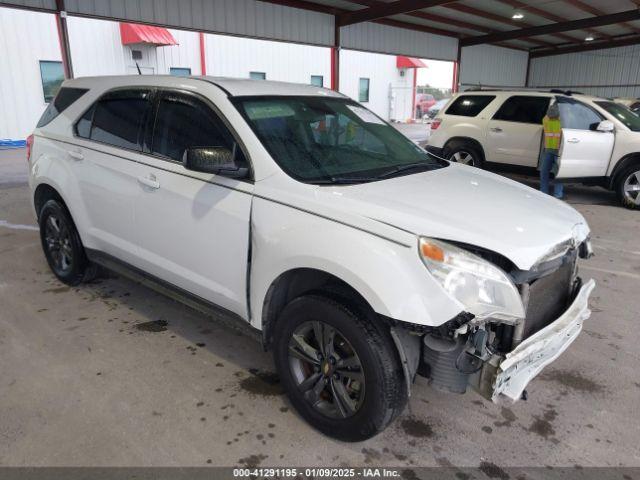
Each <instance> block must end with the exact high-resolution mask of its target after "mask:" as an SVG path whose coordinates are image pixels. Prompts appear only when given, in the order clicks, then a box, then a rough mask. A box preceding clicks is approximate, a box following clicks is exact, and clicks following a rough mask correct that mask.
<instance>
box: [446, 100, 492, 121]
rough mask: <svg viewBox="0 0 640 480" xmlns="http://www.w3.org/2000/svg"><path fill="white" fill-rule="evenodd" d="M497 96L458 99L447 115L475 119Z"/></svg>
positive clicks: (448, 109)
mask: <svg viewBox="0 0 640 480" xmlns="http://www.w3.org/2000/svg"><path fill="white" fill-rule="evenodd" d="M494 98H496V97H495V95H462V96H460V97H458V98H456V99H455V100H454V101H453V103H452V104H451V106H450V107H449V108H447V111H446V112H445V113H446V114H447V115H461V116H463V117H475V116H476V115H478V114H479V113H480V112H481V111H482V110H484V109H485V107H486V106H487V105H489V104H490V103H491V102H492V101H493V99H494Z"/></svg>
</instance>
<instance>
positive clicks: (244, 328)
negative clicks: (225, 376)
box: [85, 248, 262, 342]
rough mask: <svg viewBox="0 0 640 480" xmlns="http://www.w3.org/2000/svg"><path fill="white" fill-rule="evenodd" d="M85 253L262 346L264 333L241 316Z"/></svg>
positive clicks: (108, 259) (114, 261) (88, 251)
mask: <svg viewBox="0 0 640 480" xmlns="http://www.w3.org/2000/svg"><path fill="white" fill-rule="evenodd" d="M85 252H86V254H87V258H88V259H89V260H90V261H91V262H93V263H96V264H98V265H100V266H101V267H103V268H105V269H107V270H111V271H113V272H115V273H117V274H119V275H122V276H123V277H126V278H128V279H130V280H132V281H134V282H136V283H139V284H141V285H144V286H146V287H149V288H151V289H152V290H155V291H156V292H158V293H161V294H162V295H164V296H166V297H169V298H171V299H172V300H175V301H177V302H180V303H182V304H183V305H186V306H188V307H190V308H192V309H194V310H197V311H198V312H200V313H203V314H205V315H206V316H207V317H209V318H211V319H213V320H214V321H216V322H218V323H220V324H222V325H225V326H226V327H229V328H231V329H233V330H236V331H238V332H240V333H242V334H244V335H247V336H249V337H251V338H253V339H255V340H256V341H258V342H261V341H262V333H261V332H260V330H258V329H256V328H253V327H252V326H251V324H249V322H247V321H246V320H245V319H244V318H242V317H241V316H239V315H238V314H236V313H233V312H230V311H229V310H227V309H225V308H223V307H220V306H219V305H216V304H215V303H211V302H209V301H208V300H205V299H204V298H202V297H199V296H197V295H194V294H192V293H190V292H188V291H186V290H184V289H182V288H180V287H177V286H175V285H173V284H171V283H169V282H166V281H164V280H162V279H160V278H158V277H156V276H154V275H151V274H149V273H147V272H145V271H143V270H140V269H139V268H137V267H134V266H133V265H130V264H128V263H126V262H123V261H122V260H119V259H117V258H115V257H113V256H112V255H109V254H107V253H104V252H101V251H99V250H93V249H89V248H87V249H85Z"/></svg>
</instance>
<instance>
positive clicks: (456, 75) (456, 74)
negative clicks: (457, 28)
mask: <svg viewBox="0 0 640 480" xmlns="http://www.w3.org/2000/svg"><path fill="white" fill-rule="evenodd" d="M461 60H462V47H461V46H460V41H458V56H457V59H456V61H455V63H454V64H453V86H452V88H451V93H458V90H459V85H460V70H462V68H461V67H462V65H461Z"/></svg>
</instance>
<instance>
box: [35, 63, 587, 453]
mask: <svg viewBox="0 0 640 480" xmlns="http://www.w3.org/2000/svg"><path fill="white" fill-rule="evenodd" d="M28 157H29V185H30V187H31V200H32V202H33V205H34V210H35V214H36V216H37V219H38V223H39V225H40V236H41V241H42V248H43V250H44V253H45V256H46V259H47V261H48V263H49V266H50V267H51V269H52V270H53V272H54V274H55V275H56V276H57V277H58V278H59V279H60V280H61V281H63V282H66V283H68V284H74V285H75V284H78V283H79V282H81V281H82V280H83V279H86V278H87V277H88V276H89V275H90V274H91V273H92V270H95V268H91V267H92V265H93V264H99V265H103V266H106V267H107V268H110V269H114V270H116V271H118V272H120V273H122V274H124V275H129V276H132V277H133V278H135V279H138V280H144V283H145V284H147V285H149V286H152V287H156V288H158V289H159V290H160V291H162V292H164V293H170V294H171V296H172V297H174V298H179V299H182V300H184V301H185V302H187V303H188V304H189V305H191V306H195V307H197V308H200V309H202V310H204V311H206V312H211V311H213V312H216V311H218V312H219V311H224V312H226V313H227V314H228V315H229V316H231V317H233V318H235V319H236V320H237V321H239V322H242V323H243V324H245V325H250V326H251V327H253V328H254V329H255V332H256V333H259V335H260V336H261V338H262V340H263V344H264V347H265V348H267V349H272V350H273V352H274V358H275V364H276V367H277V369H278V372H279V375H280V378H281V381H282V384H283V385H284V387H285V389H286V391H287V392H288V394H289V398H290V400H291V403H292V404H293V405H294V407H295V408H296V409H297V410H298V411H299V412H300V414H301V415H302V416H303V417H304V418H305V419H306V420H307V421H309V422H310V423H311V424H312V425H314V426H315V427H316V428H318V429H319V430H321V431H322V432H324V433H326V434H327V435H331V436H333V437H336V438H340V439H343V440H352V441H353V440H362V439H365V438H368V437H371V436H373V435H375V434H376V433H378V432H380V431H381V430H383V429H384V428H385V427H386V426H387V425H388V424H389V423H390V422H391V421H392V420H393V419H394V418H395V417H396V416H397V415H398V414H399V413H400V412H401V411H402V409H403V408H404V406H405V404H406V402H407V399H408V397H409V394H410V391H411V385H412V383H413V380H414V378H415V376H416V374H420V375H423V376H426V377H428V378H429V379H430V382H431V384H432V385H433V386H435V387H437V388H441V389H446V390H449V391H455V392H459V393H462V392H464V391H465V390H466V389H467V386H468V385H470V386H472V387H474V388H475V389H477V390H478V391H479V392H480V393H481V394H482V395H484V396H485V397H487V398H489V399H493V400H495V399H497V398H498V397H499V396H506V397H508V398H510V399H512V400H517V399H518V398H519V397H520V396H521V394H522V392H523V390H524V389H525V387H526V386H527V383H528V382H529V381H530V380H531V379H532V378H533V377H534V376H535V375H536V374H537V373H538V372H540V370H541V369H542V368H543V367H544V366H545V365H547V364H549V363H550V362H552V361H553V360H554V359H555V358H557V356H558V355H560V353H562V352H563V351H564V350H565V349H566V348H567V347H568V346H569V345H570V344H571V343H572V342H573V341H574V340H575V338H576V337H577V336H578V334H579V333H580V331H581V328H582V323H583V321H584V320H585V319H586V318H587V317H588V316H589V314H590V311H589V308H588V299H589V295H590V293H591V291H592V290H593V288H594V282H593V280H591V281H587V282H585V283H582V281H581V280H580V278H579V277H578V271H577V262H578V257H582V258H585V257H588V256H589V253H590V243H589V227H588V226H587V224H586V222H585V220H584V218H583V217H582V216H581V215H580V214H579V213H578V212H576V211H575V210H574V209H573V208H572V207H570V206H569V205H567V204H565V203H563V202H559V201H558V200H556V199H554V198H552V197H550V196H548V195H543V194H542V193H540V192H537V191H535V190H533V189H531V188H529V187H526V186H524V185H521V184H519V183H517V182H514V181H512V180H509V179H505V178H502V177H499V176H497V175H494V174H492V173H488V172H483V171H481V170H478V169H476V168H471V167H468V166H465V165H458V164H455V163H450V162H447V161H444V160H441V159H438V158H436V157H434V156H432V155H430V154H428V153H427V152H425V151H424V150H423V149H421V148H419V147H418V146H416V145H415V144H414V143H413V142H411V141H410V140H409V139H407V138H406V137H404V136H403V135H401V134H400V133H399V132H398V131H397V130H396V129H395V128H393V127H392V126H390V125H389V124H388V123H386V122H384V121H383V120H381V119H380V118H379V117H377V116H376V115H375V114H373V113H371V112H370V111H369V110H367V109H365V108H364V107H362V106H361V105H359V104H357V103H356V102H354V101H352V100H350V99H349V98H347V97H345V96H343V95H341V94H339V93H336V92H334V91H331V90H326V89H323V88H317V87H313V86H305V85H296V84H287V83H277V82H267V81H250V80H239V79H235V80H234V79H221V78H213V77H189V78H181V77H170V76H147V75H144V76H126V77H104V78H81V79H77V80H72V81H66V82H65V83H64V84H63V86H62V89H61V90H60V93H59V94H58V95H57V97H56V98H55V100H54V101H53V102H52V103H51V105H50V106H49V108H48V109H47V111H46V112H45V114H44V115H43V117H42V119H41V120H40V122H39V124H38V126H37V128H36V130H35V132H34V135H33V136H32V137H31V138H30V139H29V151H28ZM161 388H162V386H161V385H159V386H158V389H159V391H160V390H161ZM465 405H469V404H465ZM460 407H461V415H464V414H465V413H464V412H463V411H462V410H463V408H467V406H464V407H463V406H462V405H461V406H460ZM471 414H472V413H471Z"/></svg>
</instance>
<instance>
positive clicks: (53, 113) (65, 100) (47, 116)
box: [37, 87, 89, 128]
mask: <svg viewBox="0 0 640 480" xmlns="http://www.w3.org/2000/svg"><path fill="white" fill-rule="evenodd" d="M88 91H89V90H88V89H86V88H71V87H64V88H61V89H60V91H58V94H57V95H56V97H55V98H54V99H53V101H52V102H50V103H49V106H48V107H47V109H46V110H45V111H44V113H43V114H42V117H40V120H39V121H38V125H37V127H38V128H40V127H44V126H45V125H47V124H48V123H50V122H51V121H52V120H53V119H54V118H56V117H57V116H58V115H60V114H61V113H62V112H64V111H65V110H66V109H67V108H68V107H69V105H71V104H72V103H73V102H75V101H76V100H78V99H79V98H80V97H81V96H82V95H84V94H85V93H87V92H88Z"/></svg>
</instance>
